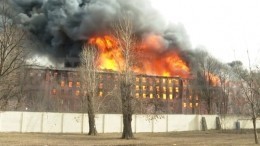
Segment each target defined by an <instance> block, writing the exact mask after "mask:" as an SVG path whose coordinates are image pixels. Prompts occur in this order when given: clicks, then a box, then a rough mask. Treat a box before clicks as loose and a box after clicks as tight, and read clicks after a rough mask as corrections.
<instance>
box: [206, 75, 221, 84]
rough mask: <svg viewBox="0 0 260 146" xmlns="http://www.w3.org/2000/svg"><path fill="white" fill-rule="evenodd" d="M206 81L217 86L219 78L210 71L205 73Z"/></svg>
mask: <svg viewBox="0 0 260 146" xmlns="http://www.w3.org/2000/svg"><path fill="white" fill-rule="evenodd" d="M206 77H207V81H210V83H211V85H213V86H219V84H220V79H219V77H218V76H216V75H214V74H212V73H207V74H206Z"/></svg>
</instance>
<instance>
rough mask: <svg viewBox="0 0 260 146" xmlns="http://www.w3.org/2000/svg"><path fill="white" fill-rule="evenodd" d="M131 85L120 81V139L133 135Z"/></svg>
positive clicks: (129, 137)
mask: <svg viewBox="0 0 260 146" xmlns="http://www.w3.org/2000/svg"><path fill="white" fill-rule="evenodd" d="M130 93H131V85H130V84H127V83H125V82H123V83H121V96H122V97H121V98H122V111H123V133H122V139H131V138H133V137H134V135H133V131H132V125H131V123H132V112H133V111H132V104H131V94H130Z"/></svg>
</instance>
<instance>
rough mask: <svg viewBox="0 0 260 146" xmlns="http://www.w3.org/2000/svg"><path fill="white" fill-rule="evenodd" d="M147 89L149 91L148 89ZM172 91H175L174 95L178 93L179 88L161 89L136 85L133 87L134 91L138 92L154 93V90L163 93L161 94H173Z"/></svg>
mask: <svg viewBox="0 0 260 146" xmlns="http://www.w3.org/2000/svg"><path fill="white" fill-rule="evenodd" d="M148 88H149V89H148ZM173 89H174V90H175V92H176V93H178V92H179V87H162V88H160V86H155V87H154V86H138V85H136V86H135V90H136V91H139V90H143V91H148V90H149V91H154V90H156V91H158V92H159V91H163V92H166V91H167V90H168V91H169V92H170V93H172V92H173Z"/></svg>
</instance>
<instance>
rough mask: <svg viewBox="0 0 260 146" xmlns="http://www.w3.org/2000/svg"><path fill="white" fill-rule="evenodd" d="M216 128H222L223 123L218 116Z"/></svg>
mask: <svg viewBox="0 0 260 146" xmlns="http://www.w3.org/2000/svg"><path fill="white" fill-rule="evenodd" d="M216 129H217V130H221V123H220V118H219V117H216Z"/></svg>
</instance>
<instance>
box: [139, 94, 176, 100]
mask: <svg viewBox="0 0 260 146" xmlns="http://www.w3.org/2000/svg"><path fill="white" fill-rule="evenodd" d="M135 97H136V98H139V97H141V98H150V99H153V98H162V99H164V100H166V99H167V95H166V94H162V97H161V95H160V94H156V95H154V94H152V93H150V94H145V93H143V94H140V93H135ZM176 97H177V96H176ZM173 98H174V97H173V95H172V94H169V95H168V99H171V100H172V99H173Z"/></svg>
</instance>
